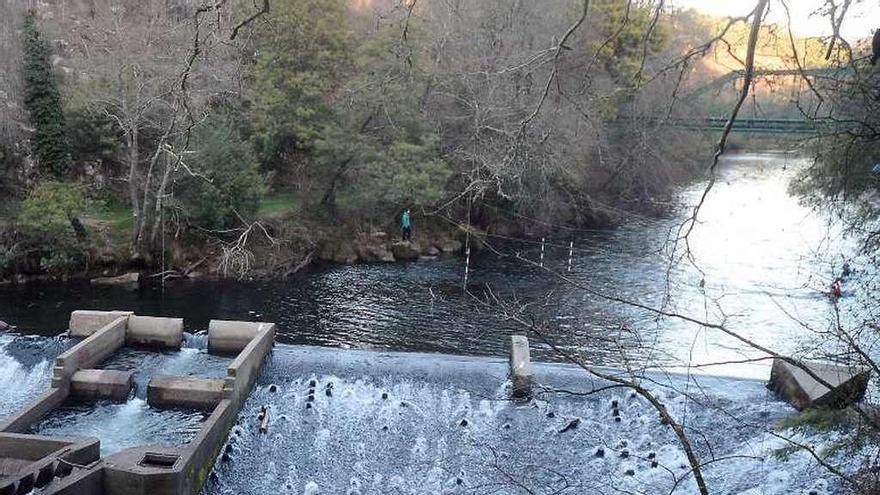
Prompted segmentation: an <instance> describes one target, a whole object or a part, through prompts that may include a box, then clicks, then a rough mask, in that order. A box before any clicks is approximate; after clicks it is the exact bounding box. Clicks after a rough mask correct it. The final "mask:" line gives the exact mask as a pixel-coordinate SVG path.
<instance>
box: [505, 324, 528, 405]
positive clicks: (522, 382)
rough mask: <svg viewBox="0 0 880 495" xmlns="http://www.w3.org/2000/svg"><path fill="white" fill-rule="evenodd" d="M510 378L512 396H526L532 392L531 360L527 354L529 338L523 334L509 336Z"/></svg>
mask: <svg viewBox="0 0 880 495" xmlns="http://www.w3.org/2000/svg"><path fill="white" fill-rule="evenodd" d="M510 380H511V382H513V396H514V397H517V398H523V397H528V396H529V395H531V393H532V361H531V358H530V356H529V339H528V338H527V337H526V336H525V335H513V336H511V338H510Z"/></svg>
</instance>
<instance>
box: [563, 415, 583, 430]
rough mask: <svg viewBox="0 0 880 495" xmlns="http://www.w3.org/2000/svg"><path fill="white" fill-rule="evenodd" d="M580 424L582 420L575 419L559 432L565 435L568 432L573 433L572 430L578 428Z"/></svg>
mask: <svg viewBox="0 0 880 495" xmlns="http://www.w3.org/2000/svg"><path fill="white" fill-rule="evenodd" d="M579 424H581V418H574V419H573V420H571V421H569V422H568V424H566V425H565V427H564V428H562V429H561V430H559V433H565V432H567V431H571V430H573V429H575V428H577V427H578V425H579Z"/></svg>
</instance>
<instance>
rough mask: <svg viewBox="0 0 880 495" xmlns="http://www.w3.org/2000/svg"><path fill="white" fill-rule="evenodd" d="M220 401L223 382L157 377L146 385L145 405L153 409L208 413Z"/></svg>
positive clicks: (165, 376) (180, 377)
mask: <svg viewBox="0 0 880 495" xmlns="http://www.w3.org/2000/svg"><path fill="white" fill-rule="evenodd" d="M222 399H223V380H209V379H206V378H192V377H182V376H170V375H157V376H154V377H152V378H151V379H150V382H149V383H148V384H147V403H148V404H149V405H151V406H153V407H182V408H189V409H201V410H205V411H209V410H211V409H213V408H214V407H216V406H217V404H219V403H220V401H221V400H222Z"/></svg>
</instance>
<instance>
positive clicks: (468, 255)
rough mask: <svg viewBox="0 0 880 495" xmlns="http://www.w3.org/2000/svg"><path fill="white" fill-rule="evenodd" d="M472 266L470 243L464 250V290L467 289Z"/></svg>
mask: <svg viewBox="0 0 880 495" xmlns="http://www.w3.org/2000/svg"><path fill="white" fill-rule="evenodd" d="M470 266H471V246H470V243H468V246H467V247H466V248H465V250H464V290H467V279H468V271H469V270H470Z"/></svg>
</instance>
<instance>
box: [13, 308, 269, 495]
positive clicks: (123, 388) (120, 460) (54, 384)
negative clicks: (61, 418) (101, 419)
mask: <svg viewBox="0 0 880 495" xmlns="http://www.w3.org/2000/svg"><path fill="white" fill-rule="evenodd" d="M69 328H70V335H71V336H72V337H84V339H83V340H82V341H80V342H79V343H78V344H76V345H75V346H73V347H72V348H70V349H69V350H67V351H66V352H64V353H62V354H61V355H59V356H58V357H57V358H56V360H55V365H54V368H53V375H52V381H51V385H50V388H49V390H47V391H46V392H44V393H43V394H42V395H40V396H39V397H37V398H36V399H35V400H34V401H33V402H31V403H30V404H28V405H26V406H24V407H22V408H20V409H19V410H18V411H16V412H14V413H12V414H11V415H9V416H8V417H7V418H5V419H3V420H2V422H0V494H3V495H6V494H10V495H13V494H25V493H30V492H31V491H32V490H33V489H34V488H39V489H40V493H43V494H57V495H66V494H70V495H73V494H76V495H134V494H144V495H146V494H151V495H153V494H155V495H163V494H181V495H185V494H196V493H198V492H199V491H200V490H201V488H202V486H203V485H204V483H205V480H206V479H207V477H208V474H209V473H210V472H211V469H212V468H213V465H214V462H215V460H216V457H217V454H218V453H219V452H220V448H221V446H222V445H223V443H224V442H225V440H226V437H227V435H228V433H229V430H230V428H231V427H232V425H233V423H234V422H235V418H236V417H237V415H238V412H239V410H240V409H241V406H242V404H243V402H244V400H245V399H246V398H247V396H248V394H249V393H250V390H251V388H252V387H253V383H254V380H255V379H256V376H257V374H258V373H259V371H260V369H261V368H262V366H263V363H264V361H265V359H266V356H267V355H268V354H269V352H270V351H271V349H272V347H273V345H274V340H275V325H274V324H272V323H251V322H238V321H212V322H211V325H210V328H211V329H212V331H211V332H209V335H208V348H209V352H212V353H217V354H225V355H232V356H233V358H232V361H231V363H230V364H229V365H228V367H227V368H226V376H225V377H224V378H223V379H202V378H192V377H181V376H171V375H162V376H153V377H152V378H151V379H150V381H149V383H148V384H147V402H148V403H149V405H150V406H151V407H154V408H175V409H197V410H203V411H206V412H208V413H209V415H208V416H207V419H205V421H204V422H202V423H201V428H200V429H199V431H198V433H197V434H196V435H195V437H194V438H193V439H192V440H191V441H190V442H188V443H187V444H185V445H182V446H165V445H143V446H138V447H133V448H128V449H125V450H122V451H120V452H117V453H114V454H111V455H109V456H107V457H103V458H102V457H101V455H100V441H99V439H97V438H91V437H53V436H44V435H35V434H31V433H30V430H31V429H32V427H33V426H34V425H35V424H36V423H37V422H38V421H40V420H41V419H42V418H43V417H45V416H46V415H47V414H49V413H51V412H52V411H53V410H55V409H57V408H59V407H60V406H62V405H63V404H64V403H65V402H66V401H68V400H69V399H75V400H80V401H82V400H98V399H106V400H112V401H125V400H126V399H127V398H128V397H130V395H131V391H132V387H133V383H134V381H133V375H134V373H133V372H132V371H121V370H105V369H100V368H98V367H99V366H100V365H101V364H102V363H104V362H105V361H107V360H108V359H109V358H111V357H112V356H113V355H114V354H116V353H118V352H119V351H120V350H121V349H123V348H124V347H125V346H134V347H145V348H149V349H154V350H169V349H170V350H179V349H180V348H181V344H182V342H183V320H182V319H179V318H157V317H146V316H137V315H135V314H134V313H132V312H125V311H74V312H73V313H72V314H71V317H70V325H69ZM214 329H222V331H219V332H218V331H214ZM212 335H213V336H214V337H213V338H215V339H216V340H217V341H216V342H212Z"/></svg>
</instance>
